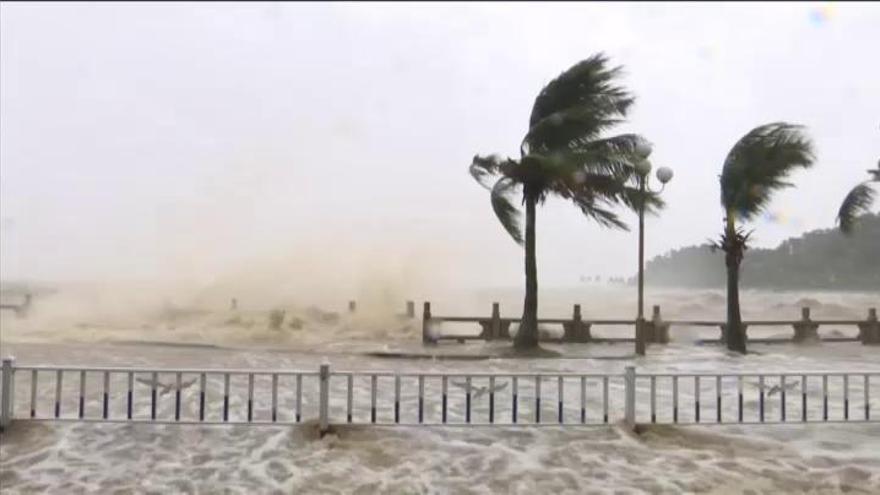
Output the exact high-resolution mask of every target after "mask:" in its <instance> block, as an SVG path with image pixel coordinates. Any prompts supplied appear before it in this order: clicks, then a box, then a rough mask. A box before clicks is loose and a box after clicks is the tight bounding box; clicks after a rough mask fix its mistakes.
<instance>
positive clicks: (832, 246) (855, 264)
mask: <svg viewBox="0 0 880 495" xmlns="http://www.w3.org/2000/svg"><path fill="white" fill-rule="evenodd" d="M725 277H726V274H725V268H724V254H723V253H722V252H720V251H718V252H714V253H713V252H712V251H711V250H710V249H709V247H708V246H707V245H703V246H689V247H685V248H681V249H677V250H673V251H670V252H669V253H666V254H664V255H661V256H658V257H656V258H654V259H652V260H650V261H648V262H647V263H646V264H645V283H646V284H650V285H659V286H675V287H699V288H710V287H711V288H717V287H724V286H725V283H726V282H725ZM741 286H742V287H746V288H762V289H827V290H865V291H870V290H874V291H878V293H880V214H868V215H865V216H863V217H861V219H860V221H859V225H858V227H857V229H856V232H855V233H854V234H853V235H852V236H851V237H846V236H844V235H842V234H841V233H840V232H838V230H837V229H824V230H814V231H811V232H807V233H806V234H804V235H803V236H801V237H796V238H791V239H787V240H785V241H783V242H782V244H780V245H779V247H777V248H776V249H749V250H748V251H746V255H745V258H744V259H743V264H742V274H741Z"/></svg>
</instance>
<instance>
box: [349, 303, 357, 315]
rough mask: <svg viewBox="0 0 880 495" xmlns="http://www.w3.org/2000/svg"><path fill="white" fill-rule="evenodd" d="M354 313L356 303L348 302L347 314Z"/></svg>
mask: <svg viewBox="0 0 880 495" xmlns="http://www.w3.org/2000/svg"><path fill="white" fill-rule="evenodd" d="M355 311H357V302H355V301H348V312H349V313H354V312H355Z"/></svg>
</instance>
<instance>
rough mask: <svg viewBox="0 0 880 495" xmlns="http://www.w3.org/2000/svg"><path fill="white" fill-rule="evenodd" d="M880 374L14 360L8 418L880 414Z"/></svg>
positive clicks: (495, 419) (707, 418)
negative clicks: (233, 366)
mask: <svg viewBox="0 0 880 495" xmlns="http://www.w3.org/2000/svg"><path fill="white" fill-rule="evenodd" d="M878 377H880V370H877V371H826V372H818V371H804V372H793V371H783V372H766V373H728V372H724V373H637V372H636V370H635V368H634V367H627V368H626V369H625V371H624V373H562V372H558V373H553V372H551V373H546V372H541V373H504V372H499V373H483V372H474V373H462V372H393V371H331V369H330V365H329V364H324V365H321V366H320V368H319V369H318V370H317V371H314V370H312V371H307V370H253V369H250V370H248V369H158V368H111V367H58V366H18V365H16V364H15V362H14V360H13V359H4V360H3V367H2V392H0V396H2V404H0V406H2V410H0V412H2V415H0V420H2V421H0V423H2V426H4V427H5V426H7V425H8V424H9V423H10V422H11V421H13V420H14V421H28V420H62V421H98V422H148V423H184V424H251V425H266V424H268V425H272V424H274V425H289V424H297V423H301V422H303V421H307V420H312V421H317V423H318V425H319V427H320V430H321V431H322V432H326V431H328V430H329V429H330V428H331V427H332V426H333V425H342V424H361V425H383V426H591V425H592V426H596V425H604V424H608V423H616V422H619V421H623V422H624V423H625V424H626V425H627V426H629V427H631V428H632V427H635V426H636V425H639V424H680V425H689V424H700V425H711V424H716V425H718V424H762V423H766V424H769V423H793V422H799V423H830V422H844V423H853V422H877V421H878V419H877V418H876V415H874V416H872V409H874V410H876V407H877V405H876V404H873V403H872V397H874V398H876V397H880V379H878ZM168 378H170V381H168V380H167V379H168ZM163 380H165V381H163ZM17 383H18V386H19V393H16V390H15V389H16V384H17ZM22 386H27V387H28V388H24V389H22V388H20V387H22ZM777 394H778V395H777ZM873 400H876V399H873ZM22 406H27V407H25V409H24V410H21V407H22Z"/></svg>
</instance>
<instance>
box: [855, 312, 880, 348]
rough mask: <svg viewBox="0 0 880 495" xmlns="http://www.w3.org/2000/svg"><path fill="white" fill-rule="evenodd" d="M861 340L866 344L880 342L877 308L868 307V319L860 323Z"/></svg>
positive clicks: (879, 323)
mask: <svg viewBox="0 0 880 495" xmlns="http://www.w3.org/2000/svg"><path fill="white" fill-rule="evenodd" d="M859 340H861V341H862V344H864V345H878V344H880V321H877V308H868V319H867V320H865V321H863V322H862V323H859Z"/></svg>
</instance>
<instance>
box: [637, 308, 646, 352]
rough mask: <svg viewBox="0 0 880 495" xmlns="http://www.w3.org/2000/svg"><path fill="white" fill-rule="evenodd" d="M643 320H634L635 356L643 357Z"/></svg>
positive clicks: (640, 318)
mask: <svg viewBox="0 0 880 495" xmlns="http://www.w3.org/2000/svg"><path fill="white" fill-rule="evenodd" d="M645 333H646V332H645V319H644V318H643V317H639V318H638V319H636V354H637V355H639V356H644V355H645Z"/></svg>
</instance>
